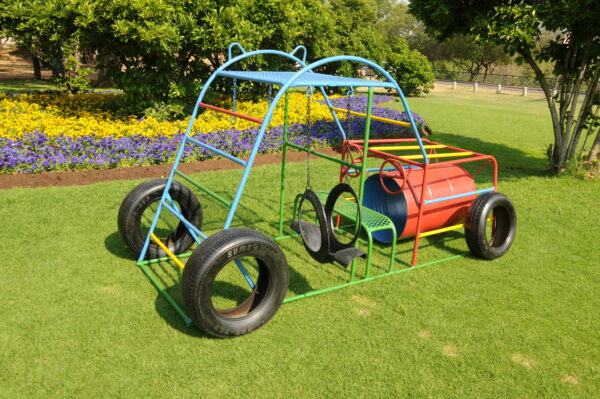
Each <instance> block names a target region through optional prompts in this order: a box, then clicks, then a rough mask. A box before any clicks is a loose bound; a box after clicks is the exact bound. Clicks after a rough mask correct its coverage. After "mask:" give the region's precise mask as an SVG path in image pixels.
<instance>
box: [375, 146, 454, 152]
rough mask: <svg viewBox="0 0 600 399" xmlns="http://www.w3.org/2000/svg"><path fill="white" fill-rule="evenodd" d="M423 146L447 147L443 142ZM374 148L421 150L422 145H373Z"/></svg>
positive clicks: (426, 147)
mask: <svg viewBox="0 0 600 399" xmlns="http://www.w3.org/2000/svg"><path fill="white" fill-rule="evenodd" d="M423 148H425V149H426V150H431V149H434V148H446V146H445V145H443V144H431V145H424V146H423ZM371 149H372V150H377V151H396V150H420V149H421V147H419V146H418V145H399V146H395V145H392V146H384V147H371Z"/></svg>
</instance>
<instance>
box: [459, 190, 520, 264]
mask: <svg viewBox="0 0 600 399" xmlns="http://www.w3.org/2000/svg"><path fill="white" fill-rule="evenodd" d="M490 217H491V218H492V225H491V234H490V232H489V231H488V221H489V218H490ZM516 232H517V213H516V210H515V206H514V205H513V203H512V201H511V200H510V199H509V198H508V197H507V196H506V195H504V194H502V193H498V192H494V193H485V194H482V195H480V196H479V197H477V199H476V200H475V201H474V202H473V204H472V205H471V207H470V208H469V213H468V215H467V222H466V223H465V240H466V241H467V246H468V247H469V249H470V250H471V253H472V254H473V255H475V256H477V257H478V258H481V259H486V260H492V259H496V258H499V257H500V256H502V255H504V254H505V253H506V251H508V249H509V248H510V246H511V245H512V243H513V240H514V238H515V234H516ZM488 237H489V238H488Z"/></svg>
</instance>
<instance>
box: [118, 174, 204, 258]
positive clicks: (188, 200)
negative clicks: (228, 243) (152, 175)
mask: <svg viewBox="0 0 600 399" xmlns="http://www.w3.org/2000/svg"><path fill="white" fill-rule="evenodd" d="M166 184H167V181H166V180H165V179H157V180H150V181H147V182H145V183H142V184H140V185H139V186H137V187H136V188H134V189H133V190H131V192H130V193H129V194H128V195H127V196H126V197H125V199H124V200H123V202H122V203H121V207H120V208H119V216H118V222H117V224H118V226H119V232H120V233H121V237H123V241H125V244H126V245H127V246H128V247H129V249H130V250H131V252H132V253H133V254H134V255H135V256H136V257H137V256H139V255H140V253H141V252H142V249H143V248H144V241H145V240H146V235H147V234H148V230H149V229H150V225H151V223H152V219H153V218H154V214H155V212H156V206H158V203H159V202H160V199H161V197H162V193H163V191H164V189H165V186H166ZM169 194H170V195H171V198H172V199H173V201H174V202H176V203H177V206H178V207H179V210H180V211H181V213H182V214H183V216H184V217H185V218H186V219H187V220H188V221H189V222H190V223H191V224H193V225H194V226H196V227H197V228H198V229H200V228H201V226H202V207H201V206H200V202H198V198H196V196H195V195H194V193H192V192H191V191H190V190H189V189H188V188H187V187H186V186H184V185H183V184H181V183H179V182H176V181H173V183H172V184H171V187H170V189H169ZM154 233H155V234H156V236H158V237H159V238H160V239H161V241H162V242H163V243H165V245H166V246H167V248H169V250H170V251H171V252H173V253H174V254H180V253H182V252H185V251H186V250H187V249H189V248H190V247H191V246H192V244H193V243H194V239H193V238H192V236H191V235H190V234H189V232H188V230H187V228H186V227H185V225H184V224H183V222H181V221H180V220H179V219H178V218H176V217H175V216H174V215H173V214H171V212H169V211H168V210H167V209H166V208H164V207H163V210H162V211H161V216H160V219H159V223H158V224H157V226H156V228H155V231H154ZM163 256H167V254H166V253H165V251H163V250H162V249H161V248H160V247H159V246H158V245H156V244H155V243H154V241H152V240H151V241H150V245H149V246H148V250H147V251H146V256H145V258H146V259H154V258H161V257H163Z"/></svg>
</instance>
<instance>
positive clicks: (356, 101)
mask: <svg viewBox="0 0 600 399" xmlns="http://www.w3.org/2000/svg"><path fill="white" fill-rule="evenodd" d="M118 96H119V94H115V93H103V94H98V93H91V94H80V95H77V96H65V95H21V96H11V97H7V96H4V97H0V173H39V172H43V171H49V170H68V169H90V168H94V169H106V168H116V167H121V166H137V165H150V164H164V163H169V162H172V161H173V159H174V157H175V154H176V150H177V148H178V146H179V143H180V142H181V138H182V136H183V132H185V129H186V128H187V124H188V121H189V120H180V121H175V122H160V121H157V120H156V119H154V118H140V119H135V118H132V117H130V118H120V117H118V116H117V115H115V113H114V111H113V110H114V107H113V104H114V102H115V101H116V100H117V99H118ZM392 99H393V98H392V97H389V96H376V97H375V103H376V104H380V103H382V102H386V101H390V100H392ZM317 100H318V101H315V102H314V104H313V106H312V108H311V119H312V121H311V122H312V123H311V125H310V127H309V128H308V129H307V125H306V101H307V100H306V96H305V95H304V94H303V93H292V94H291V95H290V102H289V108H288V109H289V117H290V129H289V135H290V138H291V140H292V141H293V142H295V143H297V144H307V143H308V141H307V138H308V137H311V145H313V146H314V147H323V146H331V145H337V144H339V142H340V134H339V132H338V130H337V127H336V124H335V122H333V119H332V116H331V114H330V112H329V110H328V108H327V107H326V106H325V105H323V101H322V99H321V100H319V98H317ZM332 102H333V103H334V106H338V107H341V108H346V107H347V99H346V98H345V97H340V98H333V99H332ZM267 107H268V103H267V102H259V103H252V102H239V103H238V106H237V110H238V112H240V113H243V114H247V115H253V116H261V115H264V114H265V113H266V110H267ZM351 109H352V110H355V111H359V112H365V109H366V96H353V97H352V98H351ZM373 114H374V115H378V116H384V117H387V118H390V119H397V120H407V118H406V115H405V114H404V115H402V114H400V113H398V112H397V111H393V110H390V109H386V108H382V107H377V106H376V107H373ZM413 115H414V117H415V119H416V120H417V122H418V123H420V122H421V123H422V122H423V121H422V119H421V118H420V117H419V116H418V115H416V114H413ZM340 118H342V119H344V118H345V115H343V114H341V115H340ZM343 123H344V128H346V127H347V123H348V122H347V121H343ZM282 125H283V102H281V104H280V105H278V107H277V109H276V112H275V113H274V115H273V119H272V122H271V124H270V128H269V129H268V131H267V134H266V135H265V137H264V139H263V142H262V144H261V147H260V151H261V152H273V151H278V150H279V149H280V148H281V143H282V134H283V127H282ZM258 130H259V126H258V125H256V124H253V123H252V122H249V121H245V120H242V119H239V120H237V121H235V120H231V119H230V117H229V116H227V115H224V114H221V113H217V112H213V111H206V112H204V113H202V114H201V115H200V116H199V117H198V118H197V120H196V122H195V123H194V126H193V130H192V137H194V138H196V139H198V140H200V141H202V142H204V143H208V144H210V145H212V146H214V147H216V148H219V149H221V150H223V151H225V152H228V153H232V154H236V155H238V156H243V155H246V154H248V153H249V152H250V149H251V148H252V145H253V144H254V142H255V139H256V135H257V134H258ZM309 131H310V135H309V134H308V133H309ZM350 132H351V136H352V137H362V135H363V132H364V120H363V119H362V118H358V117H357V118H354V117H351V119H350ZM398 133H399V130H398V127H397V126H394V125H390V124H385V123H381V122H376V121H374V122H373V123H372V125H371V136H372V137H384V136H390V135H397V134H398ZM211 157H214V154H213V153H211V152H209V151H207V150H205V149H203V148H202V147H200V146H197V145H189V146H187V147H186V150H185V152H184V157H183V161H184V162H187V161H195V160H203V159H208V158H211Z"/></svg>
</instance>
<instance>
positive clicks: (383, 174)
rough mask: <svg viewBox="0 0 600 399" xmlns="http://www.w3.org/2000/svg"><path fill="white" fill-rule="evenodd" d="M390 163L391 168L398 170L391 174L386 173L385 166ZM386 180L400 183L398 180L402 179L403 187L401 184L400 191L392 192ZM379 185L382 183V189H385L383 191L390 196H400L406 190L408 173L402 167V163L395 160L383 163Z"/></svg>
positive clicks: (387, 160)
mask: <svg viewBox="0 0 600 399" xmlns="http://www.w3.org/2000/svg"><path fill="white" fill-rule="evenodd" d="M388 163H389V164H390V165H391V166H393V167H394V168H396V170H394V171H390V172H385V171H384V169H385V165H386V164H388ZM385 178H391V179H394V181H396V183H397V182H398V181H397V179H398V178H401V179H402V184H401V185H400V184H399V186H400V189H399V190H398V191H392V190H390V189H389V188H388V187H387V186H386V185H385V180H384V179H385ZM379 183H381V188H383V190H384V191H385V192H386V193H388V194H390V195H398V194H400V193H401V192H402V191H404V188H405V187H406V171H405V170H404V167H403V166H402V162H400V161H398V160H395V159H386V160H385V161H383V163H382V164H381V167H380V168H379Z"/></svg>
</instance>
